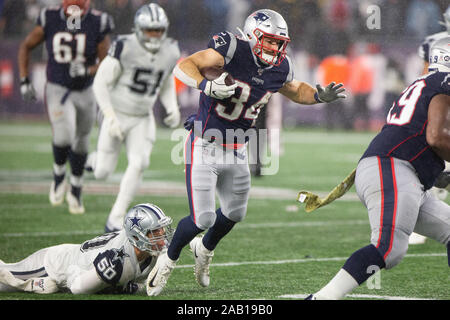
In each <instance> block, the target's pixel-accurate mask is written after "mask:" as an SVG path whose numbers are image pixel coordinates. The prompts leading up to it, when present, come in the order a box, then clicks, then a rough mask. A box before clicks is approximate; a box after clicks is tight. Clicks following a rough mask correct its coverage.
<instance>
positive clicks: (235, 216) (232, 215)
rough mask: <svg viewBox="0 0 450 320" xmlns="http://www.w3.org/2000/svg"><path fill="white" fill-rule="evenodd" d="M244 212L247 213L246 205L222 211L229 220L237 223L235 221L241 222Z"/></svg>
mask: <svg viewBox="0 0 450 320" xmlns="http://www.w3.org/2000/svg"><path fill="white" fill-rule="evenodd" d="M246 213H247V207H246V206H245V207H241V208H236V209H235V210H232V211H230V212H227V213H226V214H225V213H224V215H225V216H226V217H227V218H228V219H230V220H231V221H234V222H236V223H237V222H241V221H242V220H244V218H245V215H246Z"/></svg>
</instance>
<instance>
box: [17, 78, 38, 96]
mask: <svg viewBox="0 0 450 320" xmlns="http://www.w3.org/2000/svg"><path fill="white" fill-rule="evenodd" d="M20 94H21V95H22V99H23V100H24V101H26V102H30V101H36V91H35V90H34V87H33V85H32V84H31V82H30V80H29V79H28V77H25V78H23V79H22V80H21V81H20Z"/></svg>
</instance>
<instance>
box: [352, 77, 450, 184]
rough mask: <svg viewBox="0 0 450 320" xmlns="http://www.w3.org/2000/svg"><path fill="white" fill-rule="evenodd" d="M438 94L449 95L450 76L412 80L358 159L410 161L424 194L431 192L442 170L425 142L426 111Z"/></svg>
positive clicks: (437, 158)
mask: <svg viewBox="0 0 450 320" xmlns="http://www.w3.org/2000/svg"><path fill="white" fill-rule="evenodd" d="M437 94H446V95H450V74H449V73H443V72H435V73H431V74H428V75H425V76H422V77H420V78H418V79H417V80H415V81H414V82H413V83H412V84H411V85H410V86H409V87H408V88H406V89H405V90H404V91H403V92H402V93H401V95H400V97H399V98H398V99H397V100H396V101H395V102H394V103H393V105H392V107H391V109H390V111H389V113H388V116H387V123H386V124H385V125H384V127H383V128H382V130H381V132H380V133H379V134H378V135H377V136H376V137H375V138H374V139H373V140H372V142H371V143H370V145H369V147H368V148H367V150H366V152H365V153H364V155H363V156H362V158H361V159H363V158H365V157H370V156H381V157H395V158H399V159H402V160H406V161H409V162H410V163H411V164H412V165H413V167H414V168H415V169H416V171H417V174H418V176H419V179H420V182H421V183H422V184H423V185H424V187H425V190H426V189H429V188H431V187H432V186H433V184H434V182H435V180H436V178H437V176H438V175H439V173H440V172H442V170H444V167H445V166H444V161H443V160H442V159H441V158H440V157H439V156H438V155H437V154H436V153H435V152H434V151H433V150H432V149H431V147H430V145H429V144H428V143H427V140H426V129H427V123H428V107H429V104H430V101H431V99H432V98H433V97H434V96H435V95H437Z"/></svg>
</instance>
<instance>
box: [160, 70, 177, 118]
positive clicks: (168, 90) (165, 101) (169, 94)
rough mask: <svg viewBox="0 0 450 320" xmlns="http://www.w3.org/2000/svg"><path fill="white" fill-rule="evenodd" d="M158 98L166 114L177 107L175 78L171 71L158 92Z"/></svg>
mask: <svg viewBox="0 0 450 320" xmlns="http://www.w3.org/2000/svg"><path fill="white" fill-rule="evenodd" d="M159 99H160V100H161V103H162V105H163V106H164V109H166V112H167V114H170V113H172V112H174V111H176V110H178V109H179V107H178V100H177V93H176V91H175V79H174V77H173V74H172V73H170V74H169V75H168V76H167V77H166V79H165V80H164V82H163V84H162V86H161V91H160V93H159Z"/></svg>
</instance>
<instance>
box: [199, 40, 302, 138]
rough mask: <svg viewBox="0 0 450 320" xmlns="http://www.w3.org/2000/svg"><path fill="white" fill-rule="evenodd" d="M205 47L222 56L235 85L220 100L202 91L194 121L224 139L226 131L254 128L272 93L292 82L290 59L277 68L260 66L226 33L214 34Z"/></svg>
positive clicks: (241, 43)
mask: <svg viewBox="0 0 450 320" xmlns="http://www.w3.org/2000/svg"><path fill="white" fill-rule="evenodd" d="M208 48H212V49H214V50H216V51H217V52H218V53H220V54H221V55H222V56H223V57H224V70H225V71H226V72H228V73H229V74H231V75H232V76H233V78H234V79H235V81H236V83H237V85H238V86H237V88H236V90H235V94H234V95H233V96H231V97H230V98H227V99H223V100H218V99H214V98H212V97H209V96H207V95H205V94H204V93H203V92H202V93H201V94H200V99H199V104H200V108H199V112H198V115H197V117H196V121H201V122H202V132H205V130H208V129H215V130H220V131H221V133H222V135H223V137H226V130H227V129H242V130H244V131H246V130H247V129H249V128H251V127H252V126H254V124H255V120H256V119H257V117H258V114H259V111H260V108H262V107H264V105H265V104H267V102H268V101H269V99H270V97H271V96H272V94H273V93H275V92H277V91H278V90H279V89H280V88H281V87H283V85H284V84H285V83H287V82H290V81H292V79H293V77H294V74H293V66H292V64H291V60H290V59H289V57H286V59H284V60H283V61H282V62H281V64H280V65H279V66H264V65H262V64H259V62H258V60H257V58H256V57H255V55H254V54H252V49H251V47H250V45H249V42H248V41H244V40H242V39H240V38H238V37H236V36H235V35H233V34H231V33H229V32H222V33H219V34H217V35H214V36H213V37H212V39H211V40H210V41H209V43H208Z"/></svg>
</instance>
